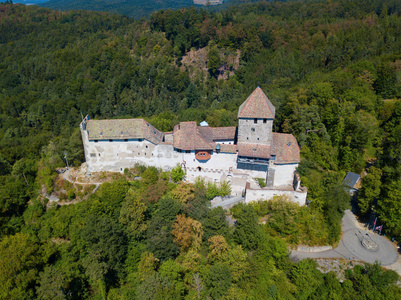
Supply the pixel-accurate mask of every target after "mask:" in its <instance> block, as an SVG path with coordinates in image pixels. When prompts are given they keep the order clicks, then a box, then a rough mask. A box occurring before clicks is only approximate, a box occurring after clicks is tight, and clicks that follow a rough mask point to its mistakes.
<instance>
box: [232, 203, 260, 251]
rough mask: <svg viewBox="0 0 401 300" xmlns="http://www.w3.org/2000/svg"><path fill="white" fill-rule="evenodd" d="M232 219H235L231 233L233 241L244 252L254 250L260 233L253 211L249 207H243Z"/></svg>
mask: <svg viewBox="0 0 401 300" xmlns="http://www.w3.org/2000/svg"><path fill="white" fill-rule="evenodd" d="M234 217H235V218H236V219H237V222H236V223H237V225H236V227H235V230H234V232H233V239H234V241H235V242H236V243H238V244H240V245H242V247H244V249H246V250H251V249H256V248H257V247H258V245H259V242H260V238H261V232H260V229H259V226H258V219H257V215H256V212H255V210H254V209H253V208H252V207H251V206H245V207H244V208H243V209H242V211H240V212H239V213H238V214H235V215H234Z"/></svg>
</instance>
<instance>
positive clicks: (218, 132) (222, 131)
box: [210, 126, 237, 141]
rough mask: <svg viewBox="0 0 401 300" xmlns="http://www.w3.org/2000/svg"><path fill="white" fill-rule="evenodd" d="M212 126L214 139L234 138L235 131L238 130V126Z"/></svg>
mask: <svg viewBox="0 0 401 300" xmlns="http://www.w3.org/2000/svg"><path fill="white" fill-rule="evenodd" d="M210 128H212V134H213V140H214V141H218V140H234V138H235V132H236V131H237V127H236V126H232V127H210Z"/></svg>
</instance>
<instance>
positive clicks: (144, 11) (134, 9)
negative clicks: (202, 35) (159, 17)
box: [40, 0, 195, 19]
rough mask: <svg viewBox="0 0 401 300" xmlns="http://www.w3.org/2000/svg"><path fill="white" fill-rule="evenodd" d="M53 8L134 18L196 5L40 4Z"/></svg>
mask: <svg viewBox="0 0 401 300" xmlns="http://www.w3.org/2000/svg"><path fill="white" fill-rule="evenodd" d="M40 5H41V6H43V7H47V8H51V9H55V10H58V9H61V10H71V9H84V10H96V11H107V12H111V13H118V14H122V15H125V16H130V17H133V18H137V19H139V18H141V17H148V16H149V15H150V14H151V13H152V12H154V11H157V10H161V9H179V8H185V7H191V6H195V5H194V2H193V0H85V1H81V0H50V1H48V2H46V3H42V4H40Z"/></svg>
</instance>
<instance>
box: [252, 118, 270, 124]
mask: <svg viewBox="0 0 401 300" xmlns="http://www.w3.org/2000/svg"><path fill="white" fill-rule="evenodd" d="M253 123H254V124H258V119H257V118H255V119H253ZM263 123H264V124H266V123H267V119H263Z"/></svg>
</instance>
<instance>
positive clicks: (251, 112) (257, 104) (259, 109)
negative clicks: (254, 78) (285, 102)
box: [238, 87, 276, 119]
mask: <svg viewBox="0 0 401 300" xmlns="http://www.w3.org/2000/svg"><path fill="white" fill-rule="evenodd" d="M275 112H276V109H275V108H274V106H273V104H272V103H271V102H270V100H269V99H268V98H267V96H266V95H265V93H263V91H262V89H261V88H260V87H257V88H256V89H255V90H254V91H253V93H252V94H251V95H250V96H249V97H248V99H246V100H245V102H244V103H242V105H241V106H240V107H239V110H238V118H260V119H274V115H275Z"/></svg>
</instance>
